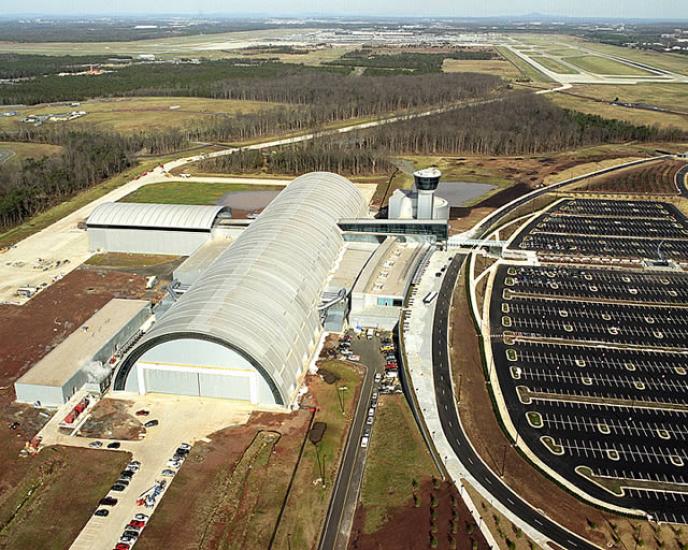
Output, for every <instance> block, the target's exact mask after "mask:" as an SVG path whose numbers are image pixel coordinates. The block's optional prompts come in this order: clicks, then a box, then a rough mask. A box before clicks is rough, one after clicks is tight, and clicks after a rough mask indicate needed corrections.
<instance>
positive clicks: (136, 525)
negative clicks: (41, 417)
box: [129, 519, 146, 529]
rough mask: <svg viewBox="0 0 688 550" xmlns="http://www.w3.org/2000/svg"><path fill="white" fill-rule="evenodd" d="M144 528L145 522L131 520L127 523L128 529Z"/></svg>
mask: <svg viewBox="0 0 688 550" xmlns="http://www.w3.org/2000/svg"><path fill="white" fill-rule="evenodd" d="M145 526H146V522H145V521H141V520H138V519H132V520H131V521H130V522H129V527H133V528H134V529H143V528H144V527H145Z"/></svg>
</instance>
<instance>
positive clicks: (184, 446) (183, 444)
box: [179, 443, 191, 451]
mask: <svg viewBox="0 0 688 550" xmlns="http://www.w3.org/2000/svg"><path fill="white" fill-rule="evenodd" d="M179 448H180V449H186V450H187V451H190V450H191V445H189V444H188V443H182V444H181V445H179Z"/></svg>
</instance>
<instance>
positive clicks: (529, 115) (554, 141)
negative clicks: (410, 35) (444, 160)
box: [359, 94, 686, 156]
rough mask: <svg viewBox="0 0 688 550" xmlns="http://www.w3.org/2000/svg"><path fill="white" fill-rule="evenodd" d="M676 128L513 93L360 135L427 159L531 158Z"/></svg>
mask: <svg viewBox="0 0 688 550" xmlns="http://www.w3.org/2000/svg"><path fill="white" fill-rule="evenodd" d="M682 139H686V133H685V132H683V131H681V130H679V129H662V128H659V127H650V126H634V125H632V124H629V123H627V122H623V121H619V120H610V119H604V118H602V117H599V116H594V115H587V114H583V113H579V112H576V111H569V110H566V109H562V108H560V107H558V106H556V105H555V104H553V103H551V102H550V101H548V100H547V99H546V98H543V97H540V96H536V95H533V94H518V95H512V96H509V97H506V98H505V99H503V100H498V101H494V102H490V103H485V104H481V105H476V106H472V107H466V108H462V109H455V110H453V111H449V112H446V113H442V114H439V115H434V116H429V117H425V118H423V119H419V120H413V121H408V122H402V123H400V124H395V125H394V126H393V127H385V128H384V129H382V128H380V129H373V130H371V131H366V132H363V133H362V134H361V135H360V137H359V142H360V143H361V144H363V145H364V146H365V147H366V148H367V149H371V150H375V151H381V152H392V153H414V154H426V155H443V154H470V155H494V156H497V155H503V156H510V155H536V154H541V153H550V152H556V151H564V150H568V149H576V148H579V147H583V146H587V145H594V144H601V143H622V142H627V141H679V140H682Z"/></svg>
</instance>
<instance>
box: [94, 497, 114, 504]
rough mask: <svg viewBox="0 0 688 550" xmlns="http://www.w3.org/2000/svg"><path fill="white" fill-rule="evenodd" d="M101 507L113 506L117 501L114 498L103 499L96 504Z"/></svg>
mask: <svg viewBox="0 0 688 550" xmlns="http://www.w3.org/2000/svg"><path fill="white" fill-rule="evenodd" d="M98 504H100V505H101V506H114V505H115V504H117V499H116V498H115V497H104V498H101V499H100V501H99V502H98Z"/></svg>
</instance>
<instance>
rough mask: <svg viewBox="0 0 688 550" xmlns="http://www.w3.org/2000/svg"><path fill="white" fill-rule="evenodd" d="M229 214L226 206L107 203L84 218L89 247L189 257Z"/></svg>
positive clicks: (219, 231) (219, 230) (219, 228)
mask: <svg viewBox="0 0 688 550" xmlns="http://www.w3.org/2000/svg"><path fill="white" fill-rule="evenodd" d="M231 217H232V211H231V209H230V208H229V207H228V206H221V205H216V206H204V205H187V204H145V203H141V204H139V203H129V202H106V203H103V204H101V205H99V206H97V207H96V208H95V209H94V210H93V212H92V213H91V215H90V216H89V217H88V220H86V232H87V233H88V244H89V250H91V251H93V252H123V253H129V254H168V255H173V256H189V255H191V254H193V253H194V251H195V250H196V249H198V248H199V247H200V246H201V245H203V244H205V243H206V242H207V241H209V240H210V239H212V238H214V237H217V236H225V235H224V232H223V227H224V225H225V224H226V223H227V221H228V220H230V219H231Z"/></svg>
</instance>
